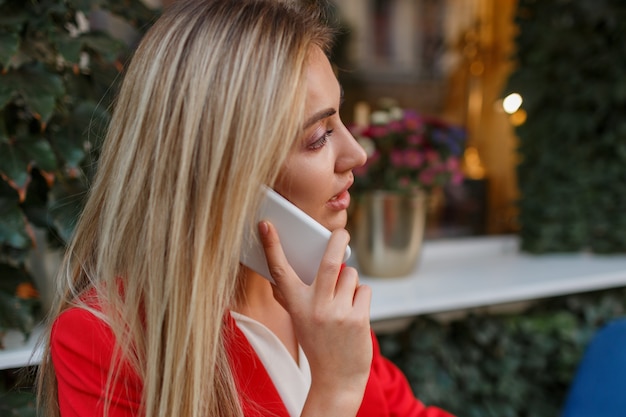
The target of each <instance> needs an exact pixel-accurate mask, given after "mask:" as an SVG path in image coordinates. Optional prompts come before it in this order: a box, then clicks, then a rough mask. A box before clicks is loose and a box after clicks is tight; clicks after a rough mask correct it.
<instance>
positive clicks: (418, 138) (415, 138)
mask: <svg viewBox="0 0 626 417" xmlns="http://www.w3.org/2000/svg"><path fill="white" fill-rule="evenodd" d="M406 141H407V143H408V144H409V145H413V146H417V145H421V144H422V143H424V136H423V135H417V134H412V135H409V137H408V138H406Z"/></svg>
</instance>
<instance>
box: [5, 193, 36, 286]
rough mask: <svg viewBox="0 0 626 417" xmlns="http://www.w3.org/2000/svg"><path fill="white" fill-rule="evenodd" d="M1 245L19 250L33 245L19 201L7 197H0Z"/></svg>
mask: <svg viewBox="0 0 626 417" xmlns="http://www.w3.org/2000/svg"><path fill="white" fill-rule="evenodd" d="M0 244H2V245H8V246H10V247H13V248H18V249H27V248H30V247H32V245H33V242H32V239H31V237H30V236H29V234H28V231H27V222H26V218H25V217H24V214H23V213H22V210H21V209H20V206H19V203H18V201H17V199H11V198H7V197H5V196H2V197H0ZM1 281H2V280H0V282H1Z"/></svg>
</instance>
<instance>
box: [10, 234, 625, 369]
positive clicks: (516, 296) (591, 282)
mask: <svg viewBox="0 0 626 417" xmlns="http://www.w3.org/2000/svg"><path fill="white" fill-rule="evenodd" d="M361 281H362V282H363V283H366V284H368V285H370V286H371V287H372V292H373V297H372V306H371V317H372V321H374V322H376V321H384V320H388V319H397V318H406V317H414V316H418V315H420V314H428V313H440V312H446V311H454V310H460V309H466V308H474V307H481V306H490V305H496V304H502V303H509V302H516V301H525V300H533V299H538V298H545V297H551V296H556V295H564V294H572V293H578V292H586V291H593V290H600V289H606V288H612V287H621V286H626V255H611V256H600V255H590V254H580V253H578V254H556V255H540V256H534V255H529V254H523V253H520V252H519V250H518V240H517V238H516V237H512V236H500V237H481V238H455V239H449V240H434V241H427V242H426V243H425V245H424V249H423V253H422V260H421V262H420V264H419V265H418V266H417V268H416V269H415V271H413V273H412V274H410V275H409V276H407V277H402V278H372V277H367V276H363V275H361ZM40 334H41V329H36V331H35V332H34V333H33V334H32V335H31V337H30V338H29V339H28V340H27V341H26V342H24V341H23V337H22V336H21V335H20V334H19V333H18V332H11V333H10V334H9V336H8V338H7V339H6V340H5V343H6V345H7V349H5V350H4V351H0V369H8V368H19V367H23V366H27V365H33V364H37V363H38V362H39V361H40V359H41V352H40V351H39V350H35V351H34V349H35V344H36V342H37V340H38V338H39V335H40ZM33 351H34V353H33Z"/></svg>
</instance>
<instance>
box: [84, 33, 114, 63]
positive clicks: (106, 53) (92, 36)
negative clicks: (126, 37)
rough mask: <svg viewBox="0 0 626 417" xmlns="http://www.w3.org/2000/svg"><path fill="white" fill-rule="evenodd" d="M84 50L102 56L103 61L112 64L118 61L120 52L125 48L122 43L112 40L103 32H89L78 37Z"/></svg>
mask: <svg viewBox="0 0 626 417" xmlns="http://www.w3.org/2000/svg"><path fill="white" fill-rule="evenodd" d="M80 39H81V41H82V42H83V44H84V45H85V47H86V48H89V49H91V50H93V51H94V52H96V53H97V54H98V55H100V56H102V58H104V60H105V61H108V62H113V61H115V60H116V59H118V57H119V54H120V52H122V51H123V50H124V48H125V45H124V43H123V42H122V41H119V40H117V39H114V38H112V37H111V36H109V35H107V34H106V33H104V32H91V33H87V34H85V35H82V36H81V37H80Z"/></svg>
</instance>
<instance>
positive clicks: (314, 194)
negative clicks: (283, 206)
mask: <svg viewBox="0 0 626 417" xmlns="http://www.w3.org/2000/svg"><path fill="white" fill-rule="evenodd" d="M315 167H316V165H315V164H311V163H310V161H298V160H292V161H290V162H289V163H287V164H285V165H284V166H283V168H282V169H281V171H280V175H279V177H278V180H277V181H276V184H275V186H274V189H275V190H276V191H277V192H278V193H280V194H282V195H283V196H284V197H285V198H287V199H288V200H289V201H291V202H292V203H294V204H295V205H296V206H298V207H300V209H302V210H304V211H305V212H306V213H307V214H309V215H310V216H312V217H317V216H318V215H319V213H318V211H319V210H320V207H321V204H320V201H319V200H321V199H323V198H324V195H325V193H324V190H323V184H325V183H328V180H327V179H326V178H324V177H323V175H321V173H320V172H319V171H318V170H316V169H315Z"/></svg>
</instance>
